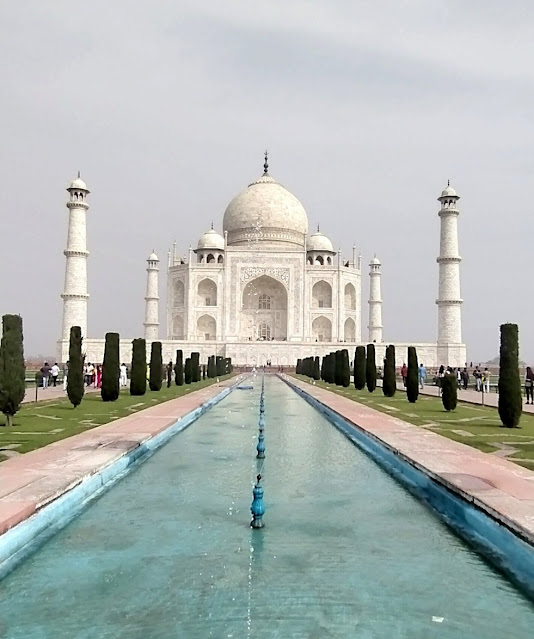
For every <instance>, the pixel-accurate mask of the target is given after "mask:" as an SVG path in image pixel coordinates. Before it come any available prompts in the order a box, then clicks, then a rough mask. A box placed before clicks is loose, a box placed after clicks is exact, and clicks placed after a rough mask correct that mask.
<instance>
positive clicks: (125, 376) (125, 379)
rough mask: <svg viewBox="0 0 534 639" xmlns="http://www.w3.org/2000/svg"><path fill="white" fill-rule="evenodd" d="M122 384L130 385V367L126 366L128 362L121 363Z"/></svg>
mask: <svg viewBox="0 0 534 639" xmlns="http://www.w3.org/2000/svg"><path fill="white" fill-rule="evenodd" d="M120 385H121V386H128V369H127V368H126V364H125V363H124V362H123V363H122V364H121V369H120Z"/></svg>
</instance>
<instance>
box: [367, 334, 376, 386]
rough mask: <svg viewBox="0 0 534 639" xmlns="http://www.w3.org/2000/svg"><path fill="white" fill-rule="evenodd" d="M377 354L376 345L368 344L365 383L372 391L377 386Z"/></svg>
mask: <svg viewBox="0 0 534 639" xmlns="http://www.w3.org/2000/svg"><path fill="white" fill-rule="evenodd" d="M375 358H376V354H375V345H374V344H368V345H367V361H366V364H365V383H366V384H367V390H368V391H369V392H370V393H372V392H374V390H375V388H376V359H375Z"/></svg>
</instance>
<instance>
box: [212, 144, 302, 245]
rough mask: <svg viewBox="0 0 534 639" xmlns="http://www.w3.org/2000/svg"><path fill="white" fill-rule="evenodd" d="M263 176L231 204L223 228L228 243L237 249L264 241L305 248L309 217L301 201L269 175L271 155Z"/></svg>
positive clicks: (265, 243)
mask: <svg viewBox="0 0 534 639" xmlns="http://www.w3.org/2000/svg"><path fill="white" fill-rule="evenodd" d="M264 169H265V170H264V173H263V175H262V176H261V177H260V178H258V179H257V180H255V181H254V182H251V183H250V184H249V185H248V187H247V188H246V189H244V190H243V191H241V193H239V194H238V195H236V196H235V197H234V199H233V200H232V201H231V202H230V204H229V205H228V207H227V209H226V211H225V213H224V218H223V229H224V231H226V232H227V233H228V239H227V244H228V245H229V246H232V245H234V246H236V245H240V244H248V243H250V242H262V245H263V246H269V245H272V246H273V247H276V246H279V245H281V244H283V245H286V246H287V245H292V246H293V247H295V246H298V247H303V246H304V241H305V238H306V234H307V232H308V216H307V215H306V211H305V210H304V207H303V206H302V204H301V203H300V202H299V201H298V199H297V198H296V197H295V196H294V195H293V194H292V193H290V192H289V191H288V190H287V189H285V188H284V187H283V186H282V185H281V184H279V183H278V182H277V181H276V180H274V179H273V178H272V177H271V176H270V175H269V173H268V172H267V169H268V165H267V155H266V158H265V164H264Z"/></svg>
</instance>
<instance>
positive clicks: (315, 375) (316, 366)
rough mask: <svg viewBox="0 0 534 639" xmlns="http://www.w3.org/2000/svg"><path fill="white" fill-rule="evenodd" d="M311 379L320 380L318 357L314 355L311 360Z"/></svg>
mask: <svg viewBox="0 0 534 639" xmlns="http://www.w3.org/2000/svg"><path fill="white" fill-rule="evenodd" d="M313 379H315V380H318V379H321V366H320V364H319V356H318V355H316V356H315V357H314V360H313Z"/></svg>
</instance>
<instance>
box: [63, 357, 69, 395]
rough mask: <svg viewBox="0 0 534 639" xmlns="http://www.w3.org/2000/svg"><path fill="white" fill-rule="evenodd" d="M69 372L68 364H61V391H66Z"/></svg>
mask: <svg viewBox="0 0 534 639" xmlns="http://www.w3.org/2000/svg"><path fill="white" fill-rule="evenodd" d="M68 372H69V363H68V362H67V363H66V364H63V390H64V391H66V390H67V375H68Z"/></svg>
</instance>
